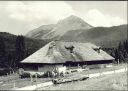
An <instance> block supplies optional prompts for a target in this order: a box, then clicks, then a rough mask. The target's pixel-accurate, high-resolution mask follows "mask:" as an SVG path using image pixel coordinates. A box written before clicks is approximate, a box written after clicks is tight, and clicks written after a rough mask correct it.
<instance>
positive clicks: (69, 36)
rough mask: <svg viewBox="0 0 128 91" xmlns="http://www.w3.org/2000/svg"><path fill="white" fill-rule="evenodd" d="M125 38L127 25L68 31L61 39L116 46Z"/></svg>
mask: <svg viewBox="0 0 128 91" xmlns="http://www.w3.org/2000/svg"><path fill="white" fill-rule="evenodd" d="M126 39H127V25H120V26H113V27H94V28H91V29H89V30H88V31H85V30H79V31H76V32H74V31H69V32H67V33H66V34H65V35H63V36H62V37H61V40H67V41H69V40H70V41H79V42H92V43H95V44H97V45H100V46H106V47H108V46H110V47H112V46H117V45H118V43H119V42H120V41H124V40H126Z"/></svg>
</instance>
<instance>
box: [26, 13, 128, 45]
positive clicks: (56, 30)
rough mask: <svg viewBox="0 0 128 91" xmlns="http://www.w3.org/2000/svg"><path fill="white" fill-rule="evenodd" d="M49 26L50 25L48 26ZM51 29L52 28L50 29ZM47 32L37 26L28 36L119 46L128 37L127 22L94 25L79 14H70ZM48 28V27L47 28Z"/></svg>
mask: <svg viewBox="0 0 128 91" xmlns="http://www.w3.org/2000/svg"><path fill="white" fill-rule="evenodd" d="M47 27H49V26H47ZM50 29H51V30H50ZM50 29H49V30H48V31H47V32H46V31H45V32H44V30H41V29H40V28H37V29H35V30H34V32H35V33H36V35H38V36H36V37H33V36H34V35H35V33H33V31H30V32H29V33H28V34H27V35H26V36H28V35H30V36H29V37H30V38H36V39H48V40H49V39H50V40H55V39H60V40H64V41H77V42H92V43H95V44H97V45H100V46H101V45H103V46H107V47H112V46H117V45H118V43H119V42H120V41H123V40H126V39H127V24H125V25H120V26H112V27H93V26H91V25H89V24H88V23H86V22H85V21H84V20H82V19H81V18H79V17H77V16H73V15H72V16H69V17H67V18H65V19H63V20H60V21H59V22H58V23H57V24H56V25H54V26H53V27H52V28H51V27H50ZM45 30H46V29H45Z"/></svg>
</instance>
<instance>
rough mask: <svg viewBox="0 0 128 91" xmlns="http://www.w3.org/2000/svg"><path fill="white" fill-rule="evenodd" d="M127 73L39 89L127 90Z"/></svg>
mask: <svg viewBox="0 0 128 91" xmlns="http://www.w3.org/2000/svg"><path fill="white" fill-rule="evenodd" d="M127 87H128V85H127V74H126V73H115V74H111V75H106V76H100V77H97V78H90V79H88V80H85V81H78V82H71V83H64V84H58V85H53V86H49V87H45V88H40V89H38V90H127Z"/></svg>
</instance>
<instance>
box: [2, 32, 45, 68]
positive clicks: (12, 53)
mask: <svg viewBox="0 0 128 91" xmlns="http://www.w3.org/2000/svg"><path fill="white" fill-rule="evenodd" d="M17 38H18V36H16V35H13V34H10V33H6V32H0V44H2V45H1V46H4V47H3V48H4V49H3V50H4V51H5V52H4V56H2V57H3V58H4V59H1V60H0V68H1V67H2V66H3V67H5V65H4V63H7V64H9V63H10V62H11V61H16V60H17V58H16V55H18V53H17V52H16V39H17ZM23 38H24V43H25V54H24V55H25V56H24V57H23V59H24V58H26V57H28V56H29V55H31V54H32V53H34V52H35V51H37V50H38V49H39V48H41V47H42V46H44V45H45V44H46V43H47V42H46V41H44V40H40V39H30V38H26V37H24V36H23ZM1 39H2V40H1ZM0 50H1V47H0ZM1 55H2V54H1V52H0V56H1ZM23 59H21V60H23ZM19 61H20V60H19ZM3 62H4V63H3Z"/></svg>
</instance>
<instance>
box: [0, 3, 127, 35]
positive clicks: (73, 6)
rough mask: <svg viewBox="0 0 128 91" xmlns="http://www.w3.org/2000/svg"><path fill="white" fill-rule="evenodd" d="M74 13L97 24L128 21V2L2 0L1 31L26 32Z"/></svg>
mask: <svg viewBox="0 0 128 91" xmlns="http://www.w3.org/2000/svg"><path fill="white" fill-rule="evenodd" d="M70 15H76V16H78V17H80V18H82V19H83V20H84V21H85V22H87V23H89V24H90V25H92V26H94V27H97V26H103V27H111V26H118V25H121V24H127V1H0V32H9V33H12V34H15V35H20V34H22V35H25V34H26V33H28V32H29V31H31V30H33V29H35V28H38V27H39V26H41V25H48V24H56V23H57V22H58V21H59V20H62V19H64V18H66V17H68V16H70Z"/></svg>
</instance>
